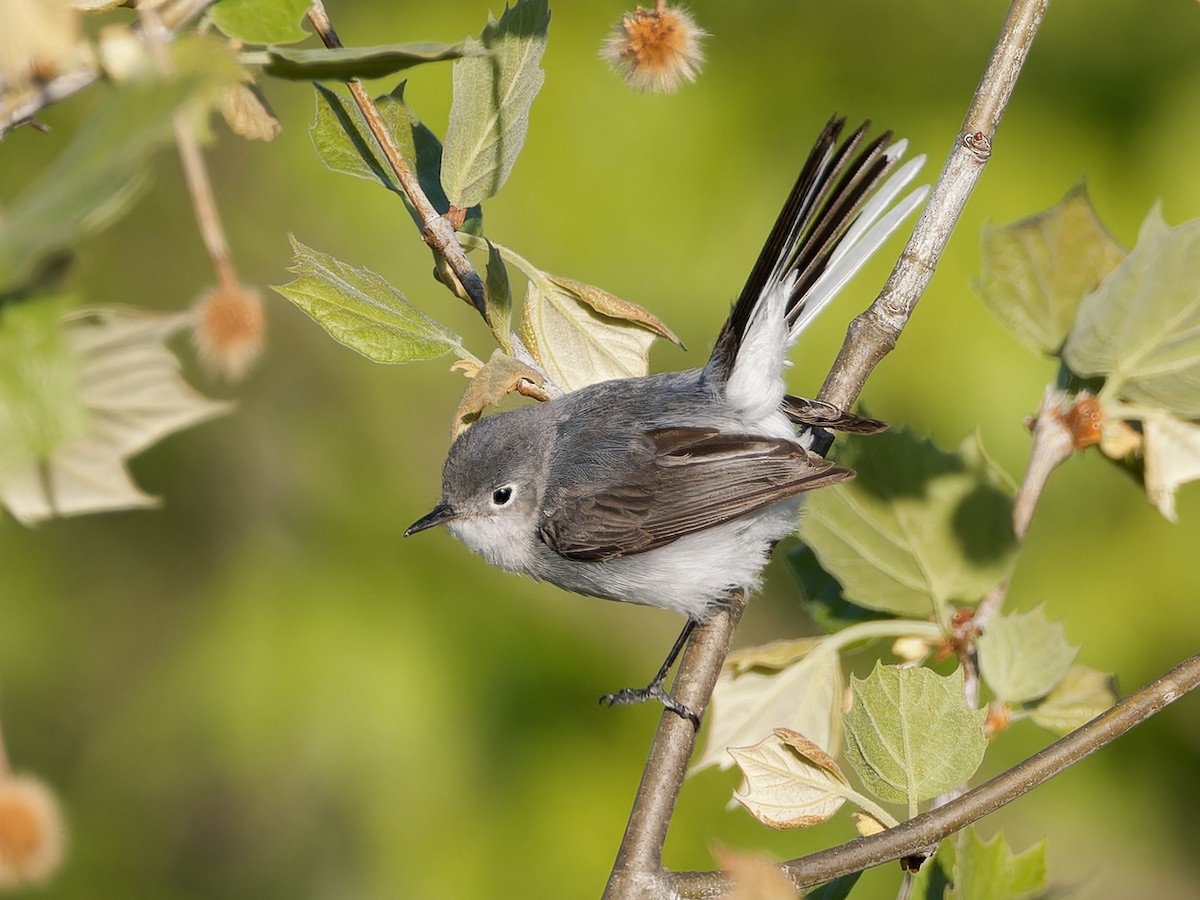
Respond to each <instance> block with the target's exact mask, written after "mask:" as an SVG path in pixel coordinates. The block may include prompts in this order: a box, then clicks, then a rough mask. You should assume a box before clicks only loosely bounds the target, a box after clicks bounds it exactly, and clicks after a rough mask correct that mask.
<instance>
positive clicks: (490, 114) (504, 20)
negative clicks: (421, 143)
mask: <svg viewBox="0 0 1200 900" xmlns="http://www.w3.org/2000/svg"><path fill="white" fill-rule="evenodd" d="M549 25H550V8H549V5H548V3H547V2H546V0H517V3H515V4H514V5H513V6H512V7H509V8H507V9H505V10H504V15H502V16H501V17H500V21H498V22H497V21H496V20H495V19H493V18H491V16H489V17H488V25H487V27H486V28H484V30H483V35H482V39H481V41H480V44H481V45H482V47H483V48H484V49H485V50H486V51H487V55H486V56H475V57H467V58H465V59H460V60H459V61H458V62H456V63H455V64H454V71H453V82H454V99H453V101H452V103H451V106H450V123H449V125H448V126H447V128H446V157H445V169H444V171H443V172H442V184H443V186H444V187H445V189H446V195H447V196H448V197H449V198H450V202H451V203H453V204H454V205H455V206H457V207H458V208H459V209H464V208H467V207H471V206H475V205H476V204H477V203H480V202H482V201H483V200H486V199H487V198H488V197H491V196H492V195H494V194H495V193H496V192H497V191H499V190H500V188H501V186H502V185H503V184H504V182H505V180H506V179H507V178H508V175H509V172H511V171H512V167H513V163H515V162H516V159H517V155H518V154H519V153H520V152H521V147H522V146H523V145H524V143H525V133H526V132H527V131H528V129H529V109H530V107H531V106H532V105H533V98H534V97H536V96H537V92H538V90H539V89H540V88H541V86H542V81H543V80H544V79H545V77H546V73H545V72H544V71H542V68H541V66H540V65H539V63H540V62H541V58H542V53H543V52H545V49H546V31H547V29H548V28H549Z"/></svg>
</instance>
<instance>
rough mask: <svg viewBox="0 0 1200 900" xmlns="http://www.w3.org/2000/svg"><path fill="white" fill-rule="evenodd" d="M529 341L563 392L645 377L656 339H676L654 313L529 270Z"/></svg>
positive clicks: (526, 329)
mask: <svg viewBox="0 0 1200 900" xmlns="http://www.w3.org/2000/svg"><path fill="white" fill-rule="evenodd" d="M525 275H526V277H527V278H528V279H529V284H528V287H527V288H526V291H525V305H524V321H523V323H522V332H523V335H522V336H523V337H524V339H525V343H526V344H527V345H528V347H529V349H530V351H531V352H532V353H533V355H534V356H535V357H536V358H537V361H538V363H540V364H541V366H542V368H544V369H545V370H546V374H547V375H549V376H550V379H551V380H552V381H553V382H554V383H555V384H557V385H558V386H559V387H560V388H562V389H563V390H564V391H574V390H577V389H579V388H581V387H584V386H586V385H589V384H593V383H595V382H597V381H606V380H608V379H610V378H629V377H633V376H638V375H645V374H646V370H647V368H648V367H649V355H650V345H651V344H652V343H654V339H655V337H656V336H658V335H662V336H664V337H668V338H670V339H672V340H675V337H674V335H672V334H671V332H670V331H668V330H667V328H666V326H665V325H663V324H662V323H661V322H659V321H658V319H656V318H654V317H653V316H652V315H650V313H648V312H646V311H645V310H643V309H641V307H638V306H635V305H634V304H632V303H626V302H625V301H624V300H620V299H618V298H617V297H614V296H613V295H612V294H608V293H606V292H604V291H601V290H600V289H599V288H594V287H592V286H591V285H583V284H580V283H579V282H576V281H571V280H569V279H566V278H556V277H555V276H553V275H548V274H546V273H545V272H529V271H526V272H525Z"/></svg>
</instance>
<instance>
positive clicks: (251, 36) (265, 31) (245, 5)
mask: <svg viewBox="0 0 1200 900" xmlns="http://www.w3.org/2000/svg"><path fill="white" fill-rule="evenodd" d="M310 5H311V4H310V2H309V0H221V2H220V3H217V4H216V5H215V6H214V7H213V8H212V9H211V10H209V15H210V16H211V17H212V20H213V24H215V25H216V26H217V27H218V28H220V29H221V31H223V32H224V33H225V34H227V35H228V36H229V37H231V38H237V39H238V40H240V41H245V42H246V43H247V44H294V43H295V42H296V41H302V40H304V39H305V38H307V37H308V36H309V33H308V32H307V31H305V30H304V29H303V28H301V27H300V20H301V19H303V18H304V14H305V13H306V12H308V8H309V6H310Z"/></svg>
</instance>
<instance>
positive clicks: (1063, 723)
mask: <svg viewBox="0 0 1200 900" xmlns="http://www.w3.org/2000/svg"><path fill="white" fill-rule="evenodd" d="M1116 702H1117V686H1116V679H1114V678H1113V676H1112V675H1111V674H1109V673H1108V672H1099V671H1097V670H1096V669H1089V668H1088V667H1087V666H1071V667H1070V668H1069V669H1067V672H1066V674H1065V675H1063V677H1062V678H1061V679H1060V680H1059V682H1058V684H1056V685H1055V686H1054V687H1053V688H1052V689H1051V691H1050V693H1048V694H1047V695H1046V696H1045V698H1043V699H1042V701H1041V702H1040V703H1039V704H1038V705H1037V706H1034V707H1033V708H1031V709H1030V710H1029V718H1031V719H1033V721H1034V722H1036V723H1037V724H1038V725H1040V726H1041V727H1042V728H1045V729H1046V730H1047V731H1053V732H1054V733H1055V734H1068V733H1069V732H1072V731H1074V730H1075V729H1076V728H1078V727H1079V726H1081V725H1084V724H1086V723H1088V722H1090V721H1092V719H1094V718H1096V716H1098V715H1100V713H1102V712H1104V711H1105V710H1107V709H1111V708H1112V706H1113V705H1114V704H1115V703H1116Z"/></svg>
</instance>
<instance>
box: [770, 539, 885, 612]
mask: <svg viewBox="0 0 1200 900" xmlns="http://www.w3.org/2000/svg"><path fill="white" fill-rule="evenodd" d="M787 561H788V567H789V568H790V569H791V571H792V575H793V576H794V577H795V579H796V582H797V583H798V584H799V585H800V603H801V604H802V605H803V607H804V611H805V612H807V613H808V614H809V615H810V616H811V617H812V620H813V622H815V623H816V624H817V626H818V627H819V628H820V629H821V630H822V631H824V632H825V633H826V634H832V633H834V632H835V631H841V630H842V629H843V628H846V627H848V626H850V625H854V624H855V623H857V622H866V621H870V620H872V619H883V618H888V617H889V615H890V614H889V613H885V612H880V611H878V610H874V609H867V608H866V607H865V606H859V605H858V604H857V603H851V602H850V601H849V600H847V599H846V595H845V593H843V591H842V586H841V585H840V584H838V581H837V579H836V578H834V577H833V576H832V575H830V574H829V573H828V572H826V571H825V570H824V569H823V568H822V567H821V563H820V562H818V561H817V555H816V554H815V553H813V551H812V548H811V547H809V546H808V545H807V544H798V545H797V546H796V547H794V548H792V549H791V550H789V551H788V553H787Z"/></svg>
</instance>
